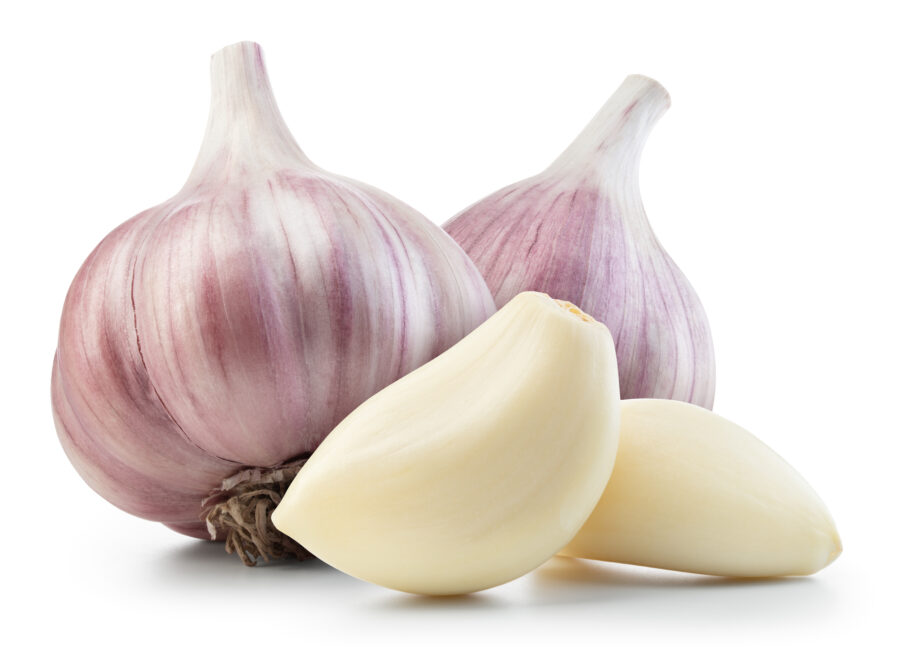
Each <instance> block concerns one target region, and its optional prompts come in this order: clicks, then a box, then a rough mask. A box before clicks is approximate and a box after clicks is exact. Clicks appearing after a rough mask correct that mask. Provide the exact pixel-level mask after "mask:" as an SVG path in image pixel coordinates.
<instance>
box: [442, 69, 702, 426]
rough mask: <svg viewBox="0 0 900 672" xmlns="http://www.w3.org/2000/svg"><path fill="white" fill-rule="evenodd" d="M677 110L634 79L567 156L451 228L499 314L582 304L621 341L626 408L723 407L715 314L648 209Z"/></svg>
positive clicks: (655, 87)
mask: <svg viewBox="0 0 900 672" xmlns="http://www.w3.org/2000/svg"><path fill="white" fill-rule="evenodd" d="M668 107H669V95H668V93H667V92H666V91H665V89H664V88H663V87H662V86H660V85H659V84H658V83H657V82H655V81H653V80H652V79H649V78H647V77H642V76H638V75H632V76H630V77H628V78H626V79H625V81H624V82H623V84H622V85H621V86H620V87H619V89H618V90H617V91H616V92H615V93H614V94H613V96H612V97H611V98H610V99H609V101H608V102H607V103H606V104H605V105H604V106H603V108H602V109H601V110H600V111H599V112H598V113H597V115H596V116H595V117H594V119H593V120H592V121H591V122H590V123H589V124H588V126H587V127H586V128H585V129H584V130H583V131H582V133H581V134H580V135H579V136H578V137H577V138H576V139H575V141H574V142H573V143H572V144H571V145H570V146H569V147H568V149H566V151H565V152H563V154H562V155H561V156H560V157H559V158H558V159H557V160H556V161H555V162H554V163H553V164H552V165H551V166H550V167H549V168H547V170H545V171H544V172H542V173H541V174H539V175H536V176H534V177H531V178H529V179H526V180H523V181H521V182H518V183H516V184H513V185H510V186H508V187H506V188H504V189H501V190H499V191H497V192H496V193H494V194H491V195H490V196H488V197H486V198H484V199H483V200H481V201H479V202H478V203H475V204H474V205H472V206H470V207H469V208H467V209H465V210H463V211H462V212H461V213H459V214H457V215H456V216H455V217H453V218H452V219H450V221H448V222H447V223H446V224H445V229H446V231H447V232H448V233H449V234H450V235H451V236H453V238H454V239H456V241H457V242H458V243H459V244H460V245H461V246H462V247H463V249H464V250H465V251H466V252H467V253H468V254H469V256H470V257H471V258H472V260H473V261H474V262H475V264H476V266H478V269H479V270H480V271H481V273H482V275H484V278H485V280H486V281H487V284H488V287H490V289H491V292H492V293H493V295H494V299H495V300H496V302H497V305H498V306H502V305H503V304H505V303H506V302H507V301H509V300H510V299H511V298H512V297H513V296H515V295H516V294H517V293H519V292H521V291H526V290H536V291H541V292H547V293H548V294H550V295H551V296H554V297H557V298H560V299H565V300H568V301H571V302H573V303H575V304H577V305H578V306H580V307H581V309H582V310H584V311H585V312H587V313H588V314H590V315H593V316H594V317H596V318H597V319H598V320H600V321H602V322H603V323H604V324H606V325H607V326H608V327H609V329H610V331H611V332H612V334H613V337H614V339H615V342H616V355H617V358H618V362H619V384H620V388H621V391H622V398H623V399H628V398H639V397H659V398H670V399H678V400H681V401H688V402H691V403H695V404H698V405H701V406H705V407H707V408H712V404H713V396H714V391H715V359H714V355H713V346H712V338H711V335H710V329H709V324H708V321H707V318H706V314H705V312H704V310H703V306H702V305H701V304H700V300H699V298H698V297H697V294H696V292H695V291H694V289H693V288H692V287H691V285H690V283H689V282H688V280H687V278H686V277H685V276H684V274H683V273H682V272H681V271H680V270H679V269H678V267H677V266H676V265H675V263H674V262H673V261H672V259H671V258H670V257H669V255H668V254H666V252H665V250H664V249H663V247H662V246H661V245H660V243H659V241H658V240H657V238H656V236H655V235H654V233H653V231H652V229H651V228H650V224H649V222H648V220H647V215H646V213H645V212H644V208H643V204H642V202H641V197H640V191H639V188H638V187H639V185H638V168H639V163H640V156H641V151H642V149H643V146H644V143H645V141H646V139H647V137H648V135H649V133H650V131H651V129H652V128H653V126H654V124H655V123H656V121H657V120H658V119H659V118H660V117H661V116H662V115H663V114H664V113H665V111H666V110H667V109H668Z"/></svg>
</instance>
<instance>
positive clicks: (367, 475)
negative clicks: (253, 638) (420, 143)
mask: <svg viewBox="0 0 900 672" xmlns="http://www.w3.org/2000/svg"><path fill="white" fill-rule="evenodd" d="M617 378H618V376H617V374H616V363H615V348H614V345H613V342H612V338H611V336H610V334H609V331H608V330H607V329H606V327H604V326H603V325H601V324H599V323H597V322H595V321H594V320H593V319H591V318H590V317H587V316H586V315H584V314H583V313H581V311H579V310H578V309H577V308H574V307H573V306H571V305H561V304H560V302H557V301H554V300H552V299H550V298H549V297H548V296H546V295H544V294H538V293H534V292H526V293H523V294H521V295H519V296H517V297H516V298H515V299H513V300H512V301H510V302H509V303H508V304H507V305H506V306H505V307H504V308H503V309H501V310H500V311H499V312H498V313H497V314H496V315H494V316H493V317H492V318H490V319H489V320H488V321H487V322H485V323H484V324H483V325H482V326H481V327H479V328H478V329H476V330H475V331H474V332H472V333H471V334H470V335H469V336H467V337H466V338H465V339H463V340H462V341H460V342H459V343H457V344H456V345H455V346H453V347H452V348H450V349H449V350H448V351H447V352H445V353H444V354H443V355H441V356H439V357H437V358H436V359H434V360H432V361H431V362H429V363H428V364H426V365H425V366H423V367H421V368H419V369H416V370H415V371H413V372H412V373H410V374H409V375H407V376H405V377H404V378H401V379H400V380H399V381H397V382H396V383H394V384H393V385H390V386H389V387H387V388H385V389H384V390H382V391H381V392H379V393H378V394H376V395H375V396H373V397H372V398H371V399H369V400H368V401H366V402H365V403H364V404H363V405H362V406H360V407H359V408H357V409H356V410H354V411H353V412H352V413H351V414H350V415H349V416H347V418H346V419H345V420H344V421H343V422H342V423H341V424H340V425H338V426H337V428H335V430H334V431H333V432H332V433H331V434H330V435H329V436H328V437H327V438H326V439H325V441H324V442H322V445H321V446H320V447H319V449H318V450H317V451H316V453H315V454H314V455H313V456H312V457H311V458H310V459H309V461H308V462H307V463H306V465H305V466H304V467H303V469H302V470H301V471H300V473H299V474H298V475H297V477H296V478H295V479H294V481H293V483H292V484H291V486H290V487H289V488H288V490H287V492H286V493H285V495H284V498H283V500H282V502H281V504H279V506H278V508H276V509H275V511H274V513H273V514H272V522H273V523H274V524H275V526H276V527H277V528H278V529H279V530H281V531H282V532H284V533H285V534H287V535H289V536H290V537H292V538H293V539H295V540H296V541H297V542H299V543H300V544H302V545H303V546H304V547H305V548H307V549H309V550H310V551H311V552H312V553H313V554H315V555H316V556H317V557H319V558H321V559H322V560H324V561H325V562H327V563H329V564H331V565H333V566H335V567H337V568H338V569H340V570H342V571H344V572H346V573H348V574H352V575H353V576H356V577H359V578H362V579H365V580H367V581H371V582H373V583H377V584H379V585H382V586H386V587H389V588H394V589H397V590H403V591H407V592H411V593H422V594H431V595H445V594H459V593H468V592H473V591H476V590H481V589H484V588H490V587H492V586H496V585H499V584H501V583H505V582H507V581H510V580H512V579H515V578H517V577H519V576H521V575H523V574H525V573H526V572H528V571H530V570H531V569H534V568H535V567H537V566H538V565H539V564H541V563H542V562H544V561H545V560H547V559H549V558H550V557H551V556H552V555H553V554H554V553H555V552H556V551H558V550H559V549H560V548H561V547H562V546H563V545H565V544H566V543H567V542H568V541H569V540H570V539H571V538H572V537H573V536H574V535H575V533H576V532H577V531H578V529H579V528H580V527H581V525H582V523H583V522H584V520H585V519H586V518H587V516H588V514H589V513H590V512H591V510H592V509H593V508H594V505H595V504H596V502H597V498H598V497H600V494H601V493H602V492H603V488H604V486H605V485H606V481H607V480H608V478H609V474H610V472H611V470H612V467H613V463H614V460H615V451H616V445H617V439H618V423H619V411H618V399H619V390H618V380H617Z"/></svg>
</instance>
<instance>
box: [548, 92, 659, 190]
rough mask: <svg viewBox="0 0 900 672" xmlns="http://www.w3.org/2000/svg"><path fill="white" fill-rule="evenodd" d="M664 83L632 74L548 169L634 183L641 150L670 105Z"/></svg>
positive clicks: (635, 187) (551, 171) (631, 184)
mask: <svg viewBox="0 0 900 672" xmlns="http://www.w3.org/2000/svg"><path fill="white" fill-rule="evenodd" d="M670 104H671V99H670V98H669V93H668V91H666V90H665V88H663V86H662V85H661V84H660V83H659V82H657V81H655V80H653V79H650V78H649V77H644V76H643V75H629V76H628V77H626V78H625V81H624V82H622V84H621V85H620V86H619V88H618V89H617V90H616V92H615V93H614V94H613V95H612V97H610V99H609V100H608V101H607V102H606V104H605V105H604V106H603V107H602V108H601V109H600V111H599V112H598V113H597V114H596V116H594V118H593V119H592V120H591V121H590V123H589V124H588V125H587V126H586V127H585V128H584V130H583V131H582V132H581V133H580V134H579V135H578V137H576V138H575V140H574V141H573V142H572V144H571V145H569V147H568V148H567V149H566V150H565V151H564V152H563V153H562V154H561V155H560V156H559V158H558V159H556V161H554V162H553V163H552V164H551V165H550V167H549V168H548V169H547V170H546V171H545V172H546V173H578V174H579V175H580V176H584V175H585V174H590V175H592V176H594V177H599V178H600V179H603V180H605V181H609V180H610V178H616V179H617V181H619V182H620V183H623V184H627V185H629V186H633V187H634V192H635V194H637V180H636V179H634V178H635V177H636V175H637V170H638V165H639V163H640V158H641V152H642V151H643V149H644V143H645V142H646V141H647V137H648V136H649V135H650V131H651V130H653V127H654V126H655V125H656V122H657V121H658V120H659V119H660V117H662V116H663V115H664V114H665V113H666V110H668V109H669V106H670Z"/></svg>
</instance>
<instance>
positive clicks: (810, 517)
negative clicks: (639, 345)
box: [562, 399, 842, 577]
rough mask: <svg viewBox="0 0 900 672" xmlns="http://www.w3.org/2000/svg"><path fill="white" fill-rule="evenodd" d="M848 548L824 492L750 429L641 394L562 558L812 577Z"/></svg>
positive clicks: (628, 410)
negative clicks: (595, 498) (599, 490)
mask: <svg viewBox="0 0 900 672" xmlns="http://www.w3.org/2000/svg"><path fill="white" fill-rule="evenodd" d="M841 548H842V547H841V539H840V536H839V535H838V533H837V529H836V527H835V524H834V520H833V519H832V517H831V514H830V513H829V512H828V509H827V508H826V507H825V504H824V503H823V502H822V500H821V499H820V498H819V496H818V495H817V494H816V493H815V491H814V490H813V489H812V488H811V487H810V486H809V484H808V483H807V482H806V481H805V480H804V479H803V478H802V477H801V476H800V474H798V473H797V472H796V471H795V470H794V469H793V468H792V467H791V466H790V465H789V464H788V463H787V462H785V461H784V460H783V459H782V458H781V457H779V456H778V455H777V454H776V453H775V452H774V451H773V450H772V449H771V448H769V447H768V446H766V445H765V444H764V443H763V442H762V441H760V440H759V439H757V438H756V437H755V436H753V435H752V434H750V432H748V431H747V430H745V429H743V428H741V427H739V426H738V425H736V424H734V423H732V422H730V421H728V420H726V419H725V418H723V417H721V416H718V415H716V414H715V413H711V412H709V411H707V410H706V409H703V408H699V407H697V406H694V405H691V404H685V403H682V402H677V401H668V400H662V399H632V400H629V401H623V402H622V423H621V434H620V438H619V450H618V455H617V457H616V466H615V469H614V470H613V474H612V477H611V478H610V480H609V484H608V485H607V487H606V490H605V491H604V493H603V497H601V498H600V501H599V502H598V504H597V507H596V508H595V509H594V512H593V513H592V514H591V516H590V518H589V519H588V521H587V522H586V523H585V525H584V527H583V528H582V529H581V530H580V531H579V532H578V535H577V536H576V537H575V538H574V539H573V540H572V542H571V543H570V544H569V545H568V546H567V547H566V548H565V549H563V551H562V554H563V555H568V556H573V557H579V558H592V559H595V560H608V561H612V562H624V563H630V564H634V565H645V566H649V567H660V568H663V569H675V570H680V571H683V572H696V573H700V574H714V575H719V576H738V577H766V576H789V575H807V574H813V573H815V572H817V571H819V570H820V569H822V568H823V567H826V566H827V565H828V564H830V563H831V562H833V561H834V559H835V558H837V557H838V555H840V553H841Z"/></svg>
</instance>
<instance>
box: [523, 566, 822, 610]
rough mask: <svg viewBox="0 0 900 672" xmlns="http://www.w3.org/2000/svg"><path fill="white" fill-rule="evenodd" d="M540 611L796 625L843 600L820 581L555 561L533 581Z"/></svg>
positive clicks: (538, 571) (533, 592)
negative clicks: (573, 609) (585, 609)
mask: <svg viewBox="0 0 900 672" xmlns="http://www.w3.org/2000/svg"><path fill="white" fill-rule="evenodd" d="M530 582H531V584H530V588H531V593H532V595H533V598H534V599H533V603H534V604H535V605H566V604H569V605H572V604H580V605H587V604H596V605H597V606H598V607H600V608H604V607H610V608H611V609H614V610H615V613H616V614H619V615H635V616H636V615H640V616H646V615H648V614H650V615H652V616H655V617H659V618H660V619H665V620H678V619H682V620H687V621H689V622H698V621H699V622H706V621H710V620H719V619H720V618H727V619H728V620H729V621H731V622H734V621H736V620H741V621H746V620H751V621H759V620H767V621H768V620H772V619H775V620H778V619H786V620H793V619H794V618H796V617H798V616H812V615H816V614H822V613H828V611H829V607H830V606H832V605H833V604H835V603H836V602H837V596H836V595H834V594H833V593H832V592H831V590H830V589H829V588H828V586H827V584H826V583H825V582H823V581H820V580H818V579H816V578H814V577H789V578H771V579H735V578H725V577H717V576H706V575H702V574H688V573H684V572H672V571H666V570H660V569H650V568H646V567H634V566H630V565H617V564H614V563H605V562H594V561H590V560H576V559H573V558H563V557H555V558H552V559H551V560H549V561H547V562H546V563H545V564H544V565H542V566H541V567H539V568H538V569H537V570H535V572H534V573H533V574H532V575H531V577H530Z"/></svg>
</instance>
